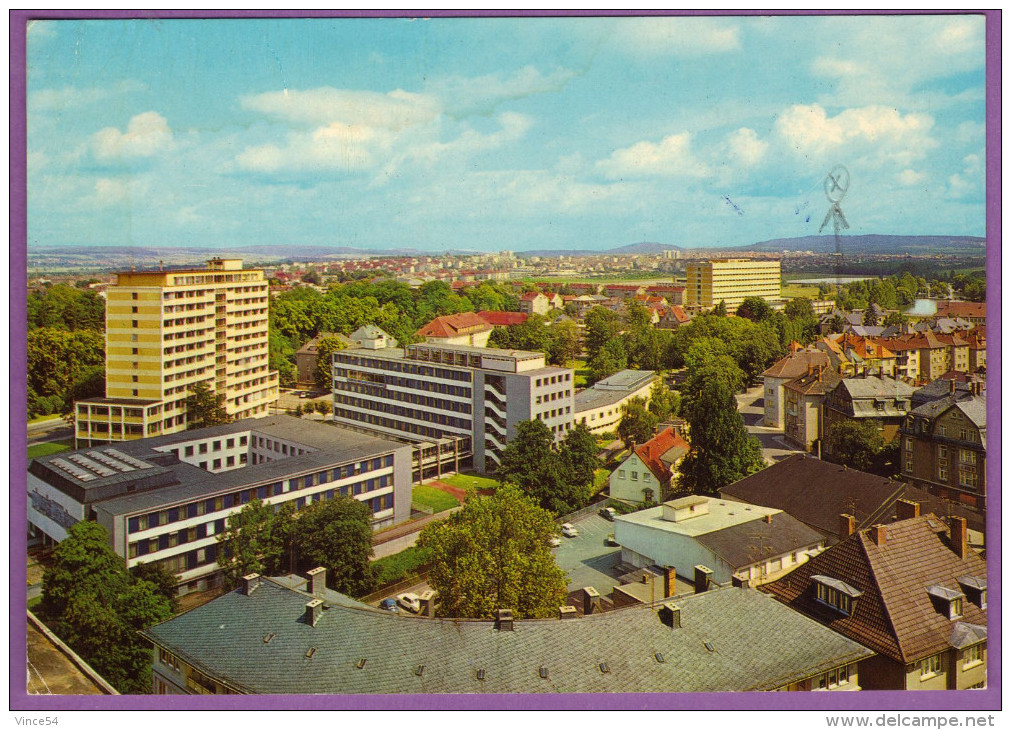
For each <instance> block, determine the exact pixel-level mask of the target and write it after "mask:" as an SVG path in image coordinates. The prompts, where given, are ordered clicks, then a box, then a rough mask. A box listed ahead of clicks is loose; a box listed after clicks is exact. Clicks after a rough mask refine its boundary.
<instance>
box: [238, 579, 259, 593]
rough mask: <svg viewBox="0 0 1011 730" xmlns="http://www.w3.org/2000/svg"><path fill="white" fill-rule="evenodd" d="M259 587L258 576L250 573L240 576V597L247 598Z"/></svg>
mask: <svg viewBox="0 0 1011 730" xmlns="http://www.w3.org/2000/svg"><path fill="white" fill-rule="evenodd" d="M259 587H260V574H259V573H250V574H249V575H244V576H242V595H244V596H248V595H249V594H251V593H252V592H253V591H255V590H256V589H257V588H259Z"/></svg>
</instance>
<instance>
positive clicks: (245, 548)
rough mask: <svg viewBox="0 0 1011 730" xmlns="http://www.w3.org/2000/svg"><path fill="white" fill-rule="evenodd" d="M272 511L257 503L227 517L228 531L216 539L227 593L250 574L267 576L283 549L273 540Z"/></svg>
mask: <svg viewBox="0 0 1011 730" xmlns="http://www.w3.org/2000/svg"><path fill="white" fill-rule="evenodd" d="M276 525H277V519H276V515H275V514H274V508H273V507H271V506H270V505H266V504H264V503H263V502H261V501H260V500H259V499H254V500H252V501H251V502H249V503H248V504H246V505H245V506H244V507H243V508H242V509H241V510H240V511H238V512H235V513H233V514H231V515H229V517H228V522H227V529H226V530H225V531H224V532H222V533H221V534H219V535H218V544H219V546H220V547H219V548H218V565H220V566H221V568H222V580H223V582H224V584H225V588H226V589H232V588H234V587H235V586H237V585H238V584H239V583H240V582H241V581H242V576H244V575H248V574H249V573H261V574H270V573H272V572H273V570H271V568H273V567H274V566H276V565H277V564H278V560H279V558H280V556H281V554H282V553H283V552H284V546H283V545H281V544H280V543H279V542H278V540H277V539H276V537H275V534H274V530H275V527H276Z"/></svg>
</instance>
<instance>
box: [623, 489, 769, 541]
mask: <svg viewBox="0 0 1011 730" xmlns="http://www.w3.org/2000/svg"><path fill="white" fill-rule="evenodd" d="M702 499H704V500H706V501H707V502H708V503H709V512H708V514H703V515H697V516H695V517H689V518H687V519H684V520H681V521H680V522H671V521H670V520H665V519H663V518H662V515H663V505H661V506H659V507H651V508H650V509H644V510H640V511H639V512H632V513H631V514H627V515H619V516H617V517H616V518H615V522H618V521H620V522H627V523H629V524H632V525H638V526H640V527H648V528H650V529H654V530H661V531H663V532H671V533H676V534H679V535H686V536H688V537H698V536H699V535H706V534H708V533H710V532H716V531H717V530H723V529H725V528H727V527H733V526H734V525H740V524H743V523H745V522H751V521H753V520H760V519H762V518H763V517H765V516H766V515H775V514H778V513H780V512H782V511H783V510H780V509H770V508H768V507H759V506H758V505H754V504H744V503H743V502H731V501H730V500H723V499H715V498H712V497H702ZM696 504H698V503H696ZM685 506H687V505H685Z"/></svg>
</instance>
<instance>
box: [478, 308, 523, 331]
mask: <svg viewBox="0 0 1011 730" xmlns="http://www.w3.org/2000/svg"><path fill="white" fill-rule="evenodd" d="M478 314H479V315H480V316H481V319H483V320H484V321H485V322H487V323H488V324H490V325H491V326H492V327H512V326H513V325H517V324H523V323H524V322H526V321H527V317H529V316H530V315H528V314H526V313H524V312H494V311H490V310H487V309H482V310H481V311H480V312H478Z"/></svg>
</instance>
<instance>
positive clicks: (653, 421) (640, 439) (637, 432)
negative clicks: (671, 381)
mask: <svg viewBox="0 0 1011 730" xmlns="http://www.w3.org/2000/svg"><path fill="white" fill-rule="evenodd" d="M621 410H622V415H621V421H620V422H619V423H618V438H620V439H621V440H622V441H623V442H624V443H625V447H626V448H632V445H633V444H642V443H645V442H646V441H649V440H650V439H651V438H653V434H654V431H655V430H656V426H657V424H658V423H659V422H660V419H659V418H658V417H657V416H656V414H654V413H652V412H651V411H648V410H646V401H645V399H643V398H632V399H631V400H630V401H629V402H628V403H626V404H625V405H624V406H622V408H621Z"/></svg>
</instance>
